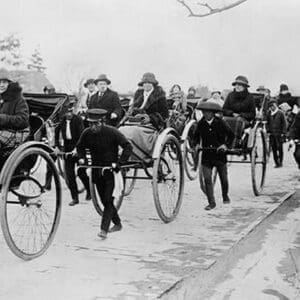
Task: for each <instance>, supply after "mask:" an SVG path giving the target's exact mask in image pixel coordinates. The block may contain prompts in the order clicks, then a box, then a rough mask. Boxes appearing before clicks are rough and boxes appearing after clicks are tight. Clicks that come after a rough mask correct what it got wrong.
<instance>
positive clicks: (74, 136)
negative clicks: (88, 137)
mask: <svg viewBox="0 0 300 300" xmlns="http://www.w3.org/2000/svg"><path fill="white" fill-rule="evenodd" d="M66 125H67V119H66V117H63V119H62V121H61V122H60V123H59V125H58V126H57V127H56V129H55V145H56V146H59V136H60V133H61V134H62V138H63V140H64V151H65V152H69V151H72V150H73V149H74V148H75V146H76V144H77V142H78V141H79V138H80V136H81V133H82V132H83V130H84V124H83V120H82V118H81V117H80V116H78V115H73V116H72V119H71V121H70V131H71V139H70V140H68V139H67V137H66Z"/></svg>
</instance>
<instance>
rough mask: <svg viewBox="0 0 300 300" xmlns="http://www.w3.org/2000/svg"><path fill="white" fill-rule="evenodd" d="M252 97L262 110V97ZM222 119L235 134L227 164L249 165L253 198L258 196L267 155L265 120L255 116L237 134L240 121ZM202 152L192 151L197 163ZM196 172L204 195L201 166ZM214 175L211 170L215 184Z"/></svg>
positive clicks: (262, 183)
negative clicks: (247, 125) (248, 126)
mask: <svg viewBox="0 0 300 300" xmlns="http://www.w3.org/2000/svg"><path fill="white" fill-rule="evenodd" d="M252 95H253V97H254V100H255V103H256V107H257V109H258V110H260V109H262V107H264V105H263V103H264V101H265V100H266V99H265V97H264V95H262V94H258V93H253V94H252ZM258 104H259V105H258ZM223 118H224V120H225V121H226V122H227V123H228V125H229V126H230V127H231V128H232V130H233V132H234V133H235V139H234V142H233V145H232V146H231V148H230V149H228V150H227V154H228V155H229V159H228V163H229V164H232V163H236V164H250V166H251V184H252V190H253V193H254V195H255V196H259V195H260V194H261V193H262V191H263V188H264V183H265V176H266V169H267V163H268V155H269V154H268V135H267V131H266V120H265V119H264V118H262V117H261V115H260V114H257V117H256V118H255V120H254V121H253V122H252V124H251V126H250V128H247V129H246V130H245V131H242V132H238V131H239V130H240V128H242V127H240V125H239V122H240V121H238V120H237V119H236V118H233V117H223ZM250 137H251V138H252V142H251V143H250V142H248V139H249V138H250ZM210 149H212V148H210ZM203 150H207V149H205V148H203V147H200V148H198V149H197V150H196V148H194V149H193V151H198V153H197V154H196V156H198V159H197V161H199V162H200V161H201V153H202V151H203ZM241 157H244V159H241ZM248 157H249V159H248ZM245 158H246V159H245ZM198 170H199V182H200V187H201V189H202V191H203V192H204V193H206V191H205V184H204V179H203V175H202V168H201V165H200V168H199V169H198ZM216 175H217V174H216V170H215V169H213V182H214V183H215V182H216V177H217V176H216Z"/></svg>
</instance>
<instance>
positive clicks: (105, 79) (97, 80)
mask: <svg viewBox="0 0 300 300" xmlns="http://www.w3.org/2000/svg"><path fill="white" fill-rule="evenodd" d="M99 81H105V82H106V83H107V84H110V83H111V81H110V80H109V79H108V78H107V76H106V75H105V74H101V75H99V76H98V77H97V79H95V80H94V83H95V84H97V83H98V82H99Z"/></svg>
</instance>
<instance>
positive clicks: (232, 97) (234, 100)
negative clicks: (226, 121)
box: [223, 76, 256, 125]
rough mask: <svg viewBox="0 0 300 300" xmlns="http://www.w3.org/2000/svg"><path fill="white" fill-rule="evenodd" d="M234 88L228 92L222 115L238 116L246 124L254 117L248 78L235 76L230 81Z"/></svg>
mask: <svg viewBox="0 0 300 300" xmlns="http://www.w3.org/2000/svg"><path fill="white" fill-rule="evenodd" d="M232 85H233V86H234V90H233V91H232V92H230V93H229V94H228V96H227V98H226V100H225V103H224V106H223V112H224V116H231V117H240V118H242V119H244V121H245V122H246V125H249V123H250V122H251V121H252V120H254V119H255V115H256V110H255V102H254V99H253V97H252V95H251V94H250V93H249V92H248V87H249V84H248V79H247V78H246V77H245V76H237V77H236V79H235V81H234V82H233V83H232Z"/></svg>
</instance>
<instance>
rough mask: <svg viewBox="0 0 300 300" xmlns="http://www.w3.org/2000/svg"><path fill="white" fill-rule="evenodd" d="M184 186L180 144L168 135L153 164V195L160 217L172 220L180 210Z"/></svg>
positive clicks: (168, 220)
mask: <svg viewBox="0 0 300 300" xmlns="http://www.w3.org/2000/svg"><path fill="white" fill-rule="evenodd" d="M183 187H184V170H183V161H182V154H181V149H180V144H179V142H178V140H177V139H176V138H175V137H174V136H173V135H167V136H166V138H165V140H164V141H163V142H162V145H161V152H160V156H159V158H157V159H155V161H154V165H153V179H152V188H153V197H154V202H155V207H156V210H157V213H158V215H159V217H160V218H161V219H162V220H163V221H164V222H165V223H168V222H171V221H172V220H173V219H174V218H175V217H176V215H177V214H178V212H179V209H180V206H181V203H182V197H183Z"/></svg>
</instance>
